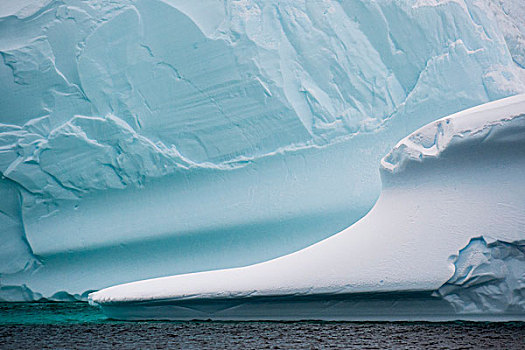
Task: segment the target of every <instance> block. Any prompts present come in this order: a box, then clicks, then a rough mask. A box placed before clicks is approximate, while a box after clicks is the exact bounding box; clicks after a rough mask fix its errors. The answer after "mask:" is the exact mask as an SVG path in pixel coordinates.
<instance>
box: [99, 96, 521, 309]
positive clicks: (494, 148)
mask: <svg viewBox="0 0 525 350" xmlns="http://www.w3.org/2000/svg"><path fill="white" fill-rule="evenodd" d="M381 170H382V175H383V191H382V194H381V196H380V198H379V200H378V202H377V204H376V205H375V206H374V208H373V209H372V210H371V211H370V213H369V214H367V215H366V216H365V217H364V218H363V219H361V220H360V221H358V222H357V223H356V224H354V225H352V226H351V227H349V228H347V229H346V230H344V231H342V232H340V233H338V234H336V235H334V236H332V237H330V238H328V239H325V240H324V241H322V242H319V243H317V244H315V245H312V246H310V247H308V248H305V249H303V250H301V251H298V252H296V253H293V254H290V255H287V256H284V257H281V258H277V259H274V260H271V261H268V262H264V263H260V264H256V265H252V266H248V267H242V268H235V269H226V270H219V271H210V272H201V273H194V274H186V275H178V276H172V277H165V278H158V279H151V280H145V281H139V282H134V283H130V284H124V285H119V286H115V287H110V288H107V289H104V290H101V291H99V292H95V293H93V294H91V295H90V299H91V300H92V301H93V302H94V303H97V304H100V305H102V307H103V309H105V310H106V309H107V312H108V314H109V315H111V316H113V317H117V318H137V319H140V318H155V317H156V315H155V312H159V313H160V314H158V315H157V317H160V318H173V319H178V318H184V319H185V318H216V319H236V318H240V319H242V318H248V319H250V318H255V319H258V318H263V319H266V318H277V319H281V318H287V312H291V315H295V316H297V317H304V318H316V317H318V318H328V319H331V318H333V317H335V318H336V319H352V316H353V315H354V316H357V317H358V318H359V317H361V314H360V313H359V312H360V311H359V310H360V308H361V307H362V306H363V305H362V304H363V303H365V304H366V303H369V302H370V300H369V299H367V298H364V299H365V300H364V301H363V300H361V306H359V307H357V306H355V305H354V306H345V307H346V312H347V313H346V314H344V313H343V314H342V315H341V314H340V313H341V310H339V311H337V312H336V314H335V316H333V315H331V314H330V311H326V310H324V311H319V312H313V311H312V310H311V308H314V309H315V305H314V306H312V305H311V303H312V298H311V297H312V296H317V298H318V299H315V300H317V303H318V304H316V305H317V308H320V309H323V306H322V300H323V296H324V298H325V299H326V300H328V301H331V303H327V307H328V306H329V307H330V308H331V309H333V308H334V307H335V306H334V305H333V302H334V300H333V296H334V295H335V296H341V295H345V294H346V295H348V294H355V293H378V292H389V293H393V292H398V293H399V292H404V293H407V292H418V291H420V292H424V291H429V292H432V291H436V290H438V292H437V294H435V298H437V299H438V300H434V299H432V298H431V297H429V296H428V295H425V294H423V295H419V297H415V296H409V297H408V298H405V299H403V297H399V295H394V297H391V296H388V294H387V296H386V297H384V298H383V299H385V300H388V299H389V298H392V300H398V299H399V300H400V301H399V302H396V304H397V306H395V307H394V306H392V307H385V305H384V304H381V303H380V304H379V306H378V305H376V308H377V307H380V308H384V310H387V311H383V313H381V311H379V316H381V315H382V316H383V317H386V318H388V317H389V316H388V315H389V313H390V314H391V315H390V316H391V317H393V318H396V315H397V316H399V317H398V318H400V319H419V318H421V317H422V318H423V319H426V318H427V317H428V318H430V319H432V318H433V316H430V315H432V314H434V313H436V310H441V311H439V312H438V313H437V314H435V316H436V317H438V318H439V319H443V318H445V319H447V318H450V317H451V318H452V319H454V318H455V317H460V318H462V317H466V318H473V319H484V318H487V319H488V318H491V317H499V316H501V317H502V318H504V319H505V318H506V317H507V316H508V315H511V316H509V317H510V318H511V319H525V301H524V299H523V293H524V291H525V283H524V280H523V272H524V271H525V254H524V249H523V242H524V241H525V231H524V228H525V95H518V96H514V97H510V98H506V99H502V100H499V101H496V102H491V103H487V104H484V105H481V106H478V107H474V108H471V109H468V110H465V111H462V112H460V113H457V114H454V115H451V116H449V117H446V118H443V119H440V120H438V121H435V122H433V123H430V124H429V125H426V126H424V127H422V128H421V129H419V130H417V131H415V132H414V133H413V134H411V135H409V136H408V137H406V138H405V139H403V140H401V141H400V142H399V143H398V144H397V145H396V146H395V147H394V149H393V150H392V151H391V152H390V153H389V154H388V155H387V156H386V157H385V158H384V159H383V160H382V166H381ZM478 237H479V238H478ZM481 237H482V238H481ZM480 242H481V243H480ZM487 243H488V245H487ZM458 254H459V255H458ZM447 281H448V282H447ZM440 287H441V288H440ZM414 295H418V294H417V293H416V294H414ZM283 296H284V297H288V299H287V298H284V300H281V304H282V305H283V308H282V309H281V310H282V311H281V312H280V311H279V306H278V304H279V303H278V301H279V300H277V301H276V300H275V298H277V297H283ZM439 296H441V297H443V299H444V300H443V299H441V298H439ZM261 297H262V298H265V297H266V298H269V300H270V301H271V304H272V305H273V308H272V307H270V308H269V311H268V313H267V314H265V313H264V309H263V310H262V311H261V309H260V308H258V307H255V306H252V309H250V303H253V300H258V299H257V298H259V299H260V298H261ZM254 298H255V299H254ZM294 298H299V301H296V300H295V299H294ZM305 298H306V301H305ZM339 298H341V297H339ZM354 298H355V297H354ZM411 298H413V300H411ZM214 299H217V300H219V301H220V302H221V303H222V304H221V305H222V307H220V308H217V305H216V304H217V303H219V302H217V303H215V304H213V300H214ZM319 299H320V300H321V301H319ZM372 299H373V298H372ZM379 299H380V300H382V299H381V298H379ZM188 300H191V303H190V304H189V305H187V302H188ZM373 300H376V301H377V297H376V299H373ZM385 300H383V302H385ZM407 300H408V302H407ZM199 301H200V303H199ZM210 301H211V303H212V306H214V308H213V307H212V308H210V305H209V304H210ZM228 301H229V303H228ZM336 301H337V299H336ZM339 301H341V300H339ZM351 301H353V302H356V301H355V299H351ZM425 301H428V302H425ZM294 302H296V303H297V304H295V307H297V308H298V309H299V310H300V309H301V307H305V308H306V309H308V312H306V313H304V314H302V313H301V311H293V308H294V307H293V305H294ZM347 302H348V301H347ZM412 302H415V304H414V305H418V306H417V307H410V304H411V303H412ZM137 303H138V306H137V305H135V304H137ZM158 303H161V305H162V303H165V304H168V305H172V306H171V308H169V307H168V308H166V309H164V310H163V309H162V307H160V306H159V305H158ZM301 303H303V304H304V303H306V304H307V306H304V305H303V304H301ZM309 303H310V304H309ZM150 304H151V307H152V308H148V305H150ZM219 304H220V303H219ZM256 304H257V305H259V304H260V303H259V302H257V303H256ZM275 304H277V305H275ZM357 304H358V305H359V303H357ZM243 305H244V306H243ZM291 305H292V306H291ZM342 305H348V304H345V303H344V302H343V304H342ZM342 305H341V307H343V306H342ZM366 305H368V307H369V308H372V310H373V305H369V304H366ZM443 305H448V309H447V307H445V308H443ZM427 306H429V307H427ZM345 307H343V309H345ZM356 307H357V309H356V310H357V311H356V312H357V315H355V314H353V311H352V310H353V309H354V308H356ZM290 308H291V310H290ZM399 308H401V309H399ZM365 309H366V307H365ZM191 310H193V312H192V311H191ZM375 312H378V310H377V309H376V310H375ZM397 313H400V315H398V314H397ZM403 315H404V316H403ZM425 315H426V316H425ZM447 315H448V316H447ZM458 315H459V316H458ZM376 316H377V315H376ZM292 318H293V317H292ZM372 318H374V319H375V317H372Z"/></svg>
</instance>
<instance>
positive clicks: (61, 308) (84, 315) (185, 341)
mask: <svg viewBox="0 0 525 350" xmlns="http://www.w3.org/2000/svg"><path fill="white" fill-rule="evenodd" d="M94 348H96V349H101V348H119V349H158V348H174V349H178V348H181V349H206V348H219V349H225V348H228V349H239V348H242V349H330V348H341V349H348V348H367V349H378V348H413V349H421V348H427V349H428V348H442V349H447V348H449V349H456V348H463V349H465V348H467V349H487V348H491V349H525V324H524V323H519V322H518V323H474V322H449V323H424V322H414V323H408V322H393V323H390V322H118V321H112V320H107V319H106V318H105V317H104V316H103V315H102V314H101V313H100V312H99V311H98V309H96V308H92V307H89V306H87V305H86V304H83V303H70V304H60V303H55V304H53V303H46V304H44V303H40V304H0V349H94Z"/></svg>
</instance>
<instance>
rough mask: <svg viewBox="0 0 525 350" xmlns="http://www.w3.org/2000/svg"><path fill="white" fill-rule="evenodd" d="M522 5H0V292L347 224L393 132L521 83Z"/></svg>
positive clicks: (237, 252) (281, 243) (248, 255)
mask: <svg viewBox="0 0 525 350" xmlns="http://www.w3.org/2000/svg"><path fill="white" fill-rule="evenodd" d="M524 14H525V10H524V5H523V2H522V1H520V0H504V1H501V0H483V1H481V0H453V1H451V0H443V1H440V0H409V1H399V0H380V1H369V0H348V1H296V0H293V1H292V0H289V1H279V2H278V3H277V2H275V1H266V0H260V1H255V0H244V1H230V0H227V1H215V0H214V1H212V0H210V1H194V0H147V1H146V0H136V1H128V0H118V1H103V0H91V1H79V0H63V1H51V0H38V1H32V0H17V1H3V2H2V3H1V4H0V56H1V57H0V82H1V84H0V173H1V176H0V300H10V301H23V300H26V301H27V300H39V299H42V298H45V299H51V300H79V299H80V300H85V299H86V298H87V294H88V293H89V292H90V291H94V290H99V289H102V288H105V287H109V286H111V285H115V284H122V283H127V282H132V281H137V280H143V279H149V278H156V277H162V276H171V275H175V274H183V273H191V272H199V271H206V270H214V269H225V268H234V267H240V266H247V265H251V264H254V263H259V262H263V261H267V260H270V259H274V258H277V257H279V256H284V255H286V254H290V253H293V252H295V251H298V250H300V249H303V248H305V247H308V246H310V245H312V244H314V243H316V242H319V241H321V240H323V239H325V238H327V237H329V236H331V235H333V234H335V233H337V232H339V231H341V230H343V229H344V228H345V227H348V226H350V225H352V224H353V223H356V222H357V221H358V220H359V219H361V218H362V217H363V216H365V215H366V214H367V213H368V212H369V211H370V209H371V208H372V207H373V206H374V203H376V201H377V200H378V198H379V196H380V193H381V180H380V175H379V172H378V170H377V164H378V163H379V162H380V160H381V159H382V158H383V157H384V155H385V154H387V153H388V151H389V150H390V149H392V147H393V146H394V145H395V143H396V142H397V141H398V140H400V139H402V138H403V137H405V136H406V135H408V134H410V133H411V132H413V131H415V130H417V129H418V128H420V127H422V126H424V125H426V124H428V123H430V122H432V121H434V120H436V119H438V118H441V117H444V116H446V115H449V114H452V113H455V112H458V111H461V110H464V109H466V108H469V107H473V106H476V105H479V104H482V103H486V102H489V101H494V100H498V99H501V98H504V97H508V96H513V95H516V94H519V93H524V92H525V64H524V57H525V41H524V33H525V28H524V24H523V16H524ZM414 152H415V150H414ZM397 156H401V154H399V155H397ZM397 156H394V155H393V156H392V157H397ZM392 159H393V158H392ZM392 162H393V160H392ZM401 163H403V164H404V161H402V162H401ZM401 163H399V164H401ZM426 163H427V162H426ZM396 164H397V163H395V162H394V163H392V166H393V167H398V166H400V167H401V165H396ZM435 176H438V174H437V173H436V174H435ZM480 176H488V174H485V175H483V174H480ZM397 179H399V177H392V181H398V180H397ZM385 181H386V182H384V186H385V187H384V188H385V189H384V192H383V193H386V192H385V191H389V190H388V188H389V187H388V186H387V185H386V184H387V183H388V181H391V180H390V179H386V180H385ZM392 188H395V187H392ZM438 194H439V193H438ZM399 195H400V196H401V194H399ZM384 197H385V195H383V196H382V197H381V199H380V202H379V203H378V205H377V206H376V208H377V207H378V206H380V205H382V204H381V203H383V202H384V201H385V199H383V198H384ZM389 198H393V197H389ZM518 208H519V207H518ZM500 209H501V208H500ZM375 210H376V209H374V212H375ZM508 210H509V212H506V213H503V212H502V215H508V216H510V217H514V218H515V217H516V216H513V215H514V214H512V213H513V210H514V209H513V208H511V207H510V208H508ZM371 214H372V213H371ZM371 214H369V216H368V217H370V215H371ZM366 220H370V219H366ZM362 225H363V224H359V225H358V226H362ZM481 234H482V233H479V234H477V235H478V236H480V235H481ZM473 235H474V236H475V235H476V234H473ZM469 237H471V236H469ZM363 239H364V238H363ZM456 243H457V244H456ZM456 243H455V244H454V249H455V251H458V250H459V249H460V248H461V247H465V246H466V245H467V243H468V241H467V240H466V239H461V242H456ZM460 243H461V244H460ZM486 243H487V247H489V246H491V244H493V243H494V242H492V241H490V240H488V241H487V242H486ZM491 247H492V246H491ZM448 248H449V247H447V249H446V250H447V254H449V249H448ZM353 249H356V248H353ZM487 249H488V248H487ZM436 254H437V253H436ZM406 262H407V263H408V261H406ZM446 272H447V273H445V270H443V271H441V275H440V277H439V278H437V277H436V280H435V281H434V282H435V284H433V285H432V287H433V288H438V287H439V286H438V285H437V281H438V280H439V283H442V282H443V278H442V277H443V276H445V274H446V275H447V276H448V275H449V272H450V269H448V270H446ZM385 281H388V279H386V280H385ZM427 282H428V281H427ZM385 283H386V282H385ZM420 283H421V285H419V284H418V286H420V287H421V286H423V287H425V288H427V287H428V285H427V284H425V283H426V282H425V281H423V280H422V281H421V282H420ZM232 287H233V286H232ZM418 288H419V287H418ZM450 295H452V294H450Z"/></svg>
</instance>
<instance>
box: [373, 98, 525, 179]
mask: <svg viewBox="0 0 525 350" xmlns="http://www.w3.org/2000/svg"><path fill="white" fill-rule="evenodd" d="M524 104H525V94H520V95H515V96H512V97H508V98H504V99H501V100H497V101H494V102H489V103H486V104H483V105H479V106H476V107H473V108H469V109H466V110H464V111H461V112H458V113H455V114H452V115H449V116H447V117H444V118H441V119H438V120H436V121H435V122H432V123H430V124H427V125H425V126H423V127H421V128H420V129H418V130H416V131H415V132H413V133H412V134H410V135H408V136H407V137H405V138H404V139H402V140H401V141H399V142H398V143H397V145H396V146H395V147H394V148H393V149H392V151H390V152H389V153H388V154H387V155H386V156H385V157H384V158H383V159H382V160H381V170H384V171H387V172H390V173H399V172H402V171H403V170H404V169H405V168H406V166H407V164H408V163H410V162H422V161H423V160H424V159H426V158H437V157H439V156H440V155H441V154H443V153H444V152H446V151H447V150H448V149H449V148H450V147H451V146H456V145H459V144H462V145H467V144H468V143H470V142H484V141H485V140H486V138H487V137H488V135H489V134H490V133H491V131H492V130H493V129H494V128H498V127H505V124H508V123H511V122H512V121H514V120H515V119H517V118H523V117H525V111H524V108H523V106H524ZM519 132H520V130H518V133H519ZM518 137H519V135H518Z"/></svg>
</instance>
